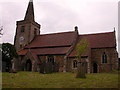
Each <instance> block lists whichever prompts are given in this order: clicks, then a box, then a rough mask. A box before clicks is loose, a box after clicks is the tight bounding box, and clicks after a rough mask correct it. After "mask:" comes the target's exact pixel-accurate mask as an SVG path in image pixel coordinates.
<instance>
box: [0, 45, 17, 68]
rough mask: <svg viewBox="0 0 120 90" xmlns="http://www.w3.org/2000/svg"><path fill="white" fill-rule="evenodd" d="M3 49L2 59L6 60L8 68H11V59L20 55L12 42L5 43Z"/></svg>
mask: <svg viewBox="0 0 120 90" xmlns="http://www.w3.org/2000/svg"><path fill="white" fill-rule="evenodd" d="M1 51H2V61H4V62H6V63H7V67H8V69H10V67H11V60H12V59H13V58H17V57H18V55H17V52H16V49H15V47H14V45H12V44H10V43H3V44H2V49H1Z"/></svg>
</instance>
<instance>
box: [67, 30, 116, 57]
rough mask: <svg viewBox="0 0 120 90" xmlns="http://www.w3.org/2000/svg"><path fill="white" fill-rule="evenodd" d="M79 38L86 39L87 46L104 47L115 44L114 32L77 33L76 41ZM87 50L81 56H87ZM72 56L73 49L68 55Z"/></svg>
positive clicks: (73, 54) (74, 52)
mask: <svg viewBox="0 0 120 90" xmlns="http://www.w3.org/2000/svg"><path fill="white" fill-rule="evenodd" d="M81 39H86V40H87V41H88V43H89V48H104V47H115V46H116V41H115V33H114V32H108V33H98V34H85V35H79V40H78V43H79V42H80V40H81ZM88 52H89V51H87V53H86V54H83V55H82V56H88ZM73 56H76V51H75V49H74V50H73V51H72V52H71V53H70V55H69V57H73Z"/></svg>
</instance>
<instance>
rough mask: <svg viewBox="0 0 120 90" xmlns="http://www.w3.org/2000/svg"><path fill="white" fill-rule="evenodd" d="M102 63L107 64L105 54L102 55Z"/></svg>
mask: <svg viewBox="0 0 120 90" xmlns="http://www.w3.org/2000/svg"><path fill="white" fill-rule="evenodd" d="M102 63H107V55H106V53H105V52H104V53H103V55H102Z"/></svg>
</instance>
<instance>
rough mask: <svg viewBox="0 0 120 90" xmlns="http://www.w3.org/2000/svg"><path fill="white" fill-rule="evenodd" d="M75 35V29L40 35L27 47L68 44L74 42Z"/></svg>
mask: <svg viewBox="0 0 120 90" xmlns="http://www.w3.org/2000/svg"><path fill="white" fill-rule="evenodd" d="M74 37H75V31H72V32H64V33H55V34H45V35H39V36H36V37H35V39H34V40H33V41H32V42H31V43H30V44H29V45H28V46H27V47H26V48H28V47H30V48H34V47H51V46H68V45H71V44H72V42H73V40H74Z"/></svg>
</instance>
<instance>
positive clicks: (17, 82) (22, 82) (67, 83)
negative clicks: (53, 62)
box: [2, 72, 118, 88]
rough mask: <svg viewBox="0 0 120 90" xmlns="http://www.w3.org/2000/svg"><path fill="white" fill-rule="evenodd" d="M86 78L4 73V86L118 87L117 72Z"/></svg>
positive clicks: (62, 73) (35, 73)
mask: <svg viewBox="0 0 120 90" xmlns="http://www.w3.org/2000/svg"><path fill="white" fill-rule="evenodd" d="M86 76H87V78H86V79H80V78H75V73H68V72H66V73H65V72H59V73H51V74H41V73H39V72H17V73H8V72H3V73H2V87H3V88H118V74H117V73H91V74H87V75H86Z"/></svg>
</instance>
